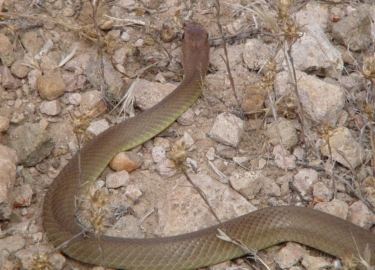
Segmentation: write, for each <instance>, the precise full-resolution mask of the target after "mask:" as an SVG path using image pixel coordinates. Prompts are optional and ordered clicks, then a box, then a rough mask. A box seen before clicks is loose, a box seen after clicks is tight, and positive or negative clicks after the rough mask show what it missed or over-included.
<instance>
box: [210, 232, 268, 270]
mask: <svg viewBox="0 0 375 270" xmlns="http://www.w3.org/2000/svg"><path fill="white" fill-rule="evenodd" d="M217 231H218V232H219V234H218V235H216V237H217V238H219V239H221V240H223V241H225V242H229V243H232V244H234V245H236V246H238V247H239V248H241V249H242V250H243V251H244V252H245V253H246V254H251V255H252V256H254V258H255V259H257V260H259V261H260V262H261V263H262V264H263V265H264V267H266V269H268V270H271V268H270V267H269V266H268V265H267V264H266V262H265V261H264V260H263V259H262V258H261V257H260V256H258V255H257V251H256V250H254V249H252V248H250V247H248V246H246V245H245V244H244V243H243V242H242V241H241V240H237V239H232V238H231V237H230V236H228V235H227V234H226V233H225V232H224V231H222V230H220V229H217Z"/></svg>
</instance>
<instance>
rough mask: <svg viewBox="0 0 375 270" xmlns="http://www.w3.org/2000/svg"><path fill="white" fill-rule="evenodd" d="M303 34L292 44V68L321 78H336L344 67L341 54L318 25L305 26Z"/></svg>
mask: <svg viewBox="0 0 375 270" xmlns="http://www.w3.org/2000/svg"><path fill="white" fill-rule="evenodd" d="M304 28H305V33H304V34H303V36H302V37H301V38H299V39H297V41H296V42H295V43H294V44H293V50H292V57H293V62H294V67H295V68H296V69H298V70H301V71H305V72H313V73H315V74H317V75H321V76H323V75H324V76H329V77H331V78H338V77H339V76H340V74H341V71H342V69H343V67H344V62H343V60H342V58H341V54H340V52H339V51H338V50H336V48H335V47H334V46H333V45H332V42H331V41H329V40H328V38H327V36H326V34H325V33H324V31H323V30H322V29H321V28H320V27H319V25H318V24H309V25H305V26H304Z"/></svg>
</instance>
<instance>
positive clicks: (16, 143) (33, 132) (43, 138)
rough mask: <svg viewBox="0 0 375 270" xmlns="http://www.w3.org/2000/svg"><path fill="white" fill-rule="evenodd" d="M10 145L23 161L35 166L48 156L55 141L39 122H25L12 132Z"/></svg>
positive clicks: (27, 164)
mask: <svg viewBox="0 0 375 270" xmlns="http://www.w3.org/2000/svg"><path fill="white" fill-rule="evenodd" d="M10 136H11V138H13V139H12V140H11V141H10V143H9V144H10V146H11V147H12V148H13V149H14V150H16V152H17V154H18V156H19V158H20V161H21V163H23V164H25V165H26V166H34V165H36V164H37V163H39V162H40V161H41V160H43V159H44V158H46V157H48V156H49V155H50V154H51V152H52V149H53V147H54V146H55V143H54V142H53V141H52V139H51V137H50V136H49V134H48V133H47V132H46V131H45V130H44V128H43V127H41V126H40V125H39V124H31V123H25V124H23V125H21V126H18V127H16V128H15V129H14V130H12V131H11V133H10Z"/></svg>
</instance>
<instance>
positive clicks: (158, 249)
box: [43, 23, 375, 270]
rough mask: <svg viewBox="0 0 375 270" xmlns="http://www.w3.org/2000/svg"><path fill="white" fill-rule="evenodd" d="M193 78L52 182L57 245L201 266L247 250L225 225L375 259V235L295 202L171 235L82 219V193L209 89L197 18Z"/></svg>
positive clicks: (135, 260) (47, 206) (48, 218)
mask: <svg viewBox="0 0 375 270" xmlns="http://www.w3.org/2000/svg"><path fill="white" fill-rule="evenodd" d="M182 50H183V65H184V70H185V78H184V80H183V82H182V83H181V84H180V85H179V86H178V87H177V88H176V89H175V90H174V91H173V92H172V93H171V94H170V95H168V96H167V97H166V98H165V99H164V100H162V101H161V102H160V103H158V104H157V105H155V106H154V107H152V108H151V109H149V110H147V111H145V112H143V113H141V114H138V115H136V116H135V117H133V118H130V119H128V120H126V121H124V122H122V123H120V124H118V125H115V126H113V127H111V128H109V129H107V130H106V131H105V132H103V133H101V134H100V135H98V136H97V137H95V138H94V139H92V140H91V141H90V142H88V143H87V144H86V145H85V146H84V147H83V148H82V149H81V151H80V152H79V154H76V155H75V156H74V157H73V158H72V159H71V160H70V161H69V163H68V164H67V165H66V166H65V167H64V168H63V169H62V171H61V172H60V174H59V175H58V176H57V178H56V179H55V180H54V182H53V183H52V184H51V186H50V188H49V190H48V192H47V194H46V196H45V199H44V206H43V218H44V226H45V229H46V232H47V235H48V237H49V239H50V240H51V242H52V243H53V244H54V245H55V246H60V245H63V244H64V245H63V248H62V250H63V252H64V253H65V254H66V255H67V256H69V257H71V258H74V259H76V260H78V261H82V262H85V263H89V264H94V265H102V266H106V267H113V268H120V269H143V270H156V269H173V270H178V269H194V268H198V267H203V266H207V265H212V264H216V263H219V262H222V261H226V260H229V259H232V258H235V257H238V256H241V255H244V251H243V250H242V249H241V248H239V247H238V246H236V245H234V244H232V243H229V242H225V241H223V240H220V239H219V238H218V237H217V234H218V228H220V229H221V230H222V231H224V232H225V233H226V234H227V235H228V236H229V237H230V238H232V239H233V240H238V241H241V242H242V243H243V244H245V245H247V246H248V247H250V248H251V249H253V250H260V249H264V248H267V247H269V246H272V245H275V244H278V243H281V242H286V241H295V242H299V243H302V244H305V245H308V246H311V247H314V248H316V249H319V250H322V251H324V252H326V253H329V254H332V255H335V256H338V257H341V258H343V257H346V256H353V255H355V256H358V254H360V255H363V254H364V253H365V249H366V247H368V248H369V251H370V254H371V263H372V264H374V263H375V237H374V235H373V234H371V233H370V232H369V231H367V230H364V229H362V228H360V227H358V226H356V225H354V224H351V223H349V222H347V221H345V220H342V219H340V218H337V217H334V216H331V215H328V214H325V213H323V212H320V211H316V210H312V209H307V208H302V207H292V206H280V207H270V208H263V209H260V210H258V211H255V212H252V213H249V214H247V215H244V216H242V217H239V218H236V219H233V220H230V221H227V222H224V223H222V224H220V225H217V226H214V227H209V228H206V229H203V230H199V231H195V232H192V233H188V234H183V235H178V236H173V237H163V238H146V239H132V238H115V237H109V236H100V237H99V238H98V237H97V236H96V235H94V233H90V232H87V233H86V234H85V235H83V234H82V227H81V226H80V225H79V224H78V223H77V220H76V217H75V214H76V202H75V198H76V197H77V196H79V194H80V192H81V190H80V189H81V187H82V186H85V185H84V183H86V182H93V181H95V179H96V178H97V177H98V176H99V175H100V173H101V172H102V171H103V169H104V168H105V167H106V166H107V164H108V163H109V161H110V160H111V159H112V158H113V156H114V155H115V154H116V153H118V152H120V151H125V150H128V149H131V148H133V147H135V146H137V145H139V144H141V143H143V142H145V141H147V140H149V139H151V138H152V137H154V136H155V135H157V134H158V133H160V132H161V131H162V130H164V129H165V128H167V127H168V126H169V125H170V124H171V123H172V122H173V121H175V119H177V117H178V116H179V115H181V114H182V113H183V112H184V111H185V110H186V109H187V108H188V107H189V106H190V105H191V104H192V103H194V102H195V100H196V99H197V98H198V97H199V95H200V94H201V88H202V81H203V79H204V77H205V74H206V71H207V69H208V63H209V43H208V38H207V32H206V30H205V29H204V28H203V27H202V26H200V25H199V24H197V23H190V24H188V25H187V26H186V28H185V33H184V39H183V42H182Z"/></svg>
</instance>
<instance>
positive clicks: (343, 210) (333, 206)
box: [314, 199, 349, 219]
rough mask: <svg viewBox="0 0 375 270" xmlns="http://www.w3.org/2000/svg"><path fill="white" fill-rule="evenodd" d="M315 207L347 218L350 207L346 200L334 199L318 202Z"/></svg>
mask: <svg viewBox="0 0 375 270" xmlns="http://www.w3.org/2000/svg"><path fill="white" fill-rule="evenodd" d="M314 209H316V210H320V211H322V212H326V213H328V214H331V215H334V216H336V217H339V218H342V219H346V217H347V215H348V209H349V207H348V205H347V204H346V203H345V202H343V201H340V200H337V199H333V200H332V201H330V202H322V203H318V204H316V205H315V206H314Z"/></svg>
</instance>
